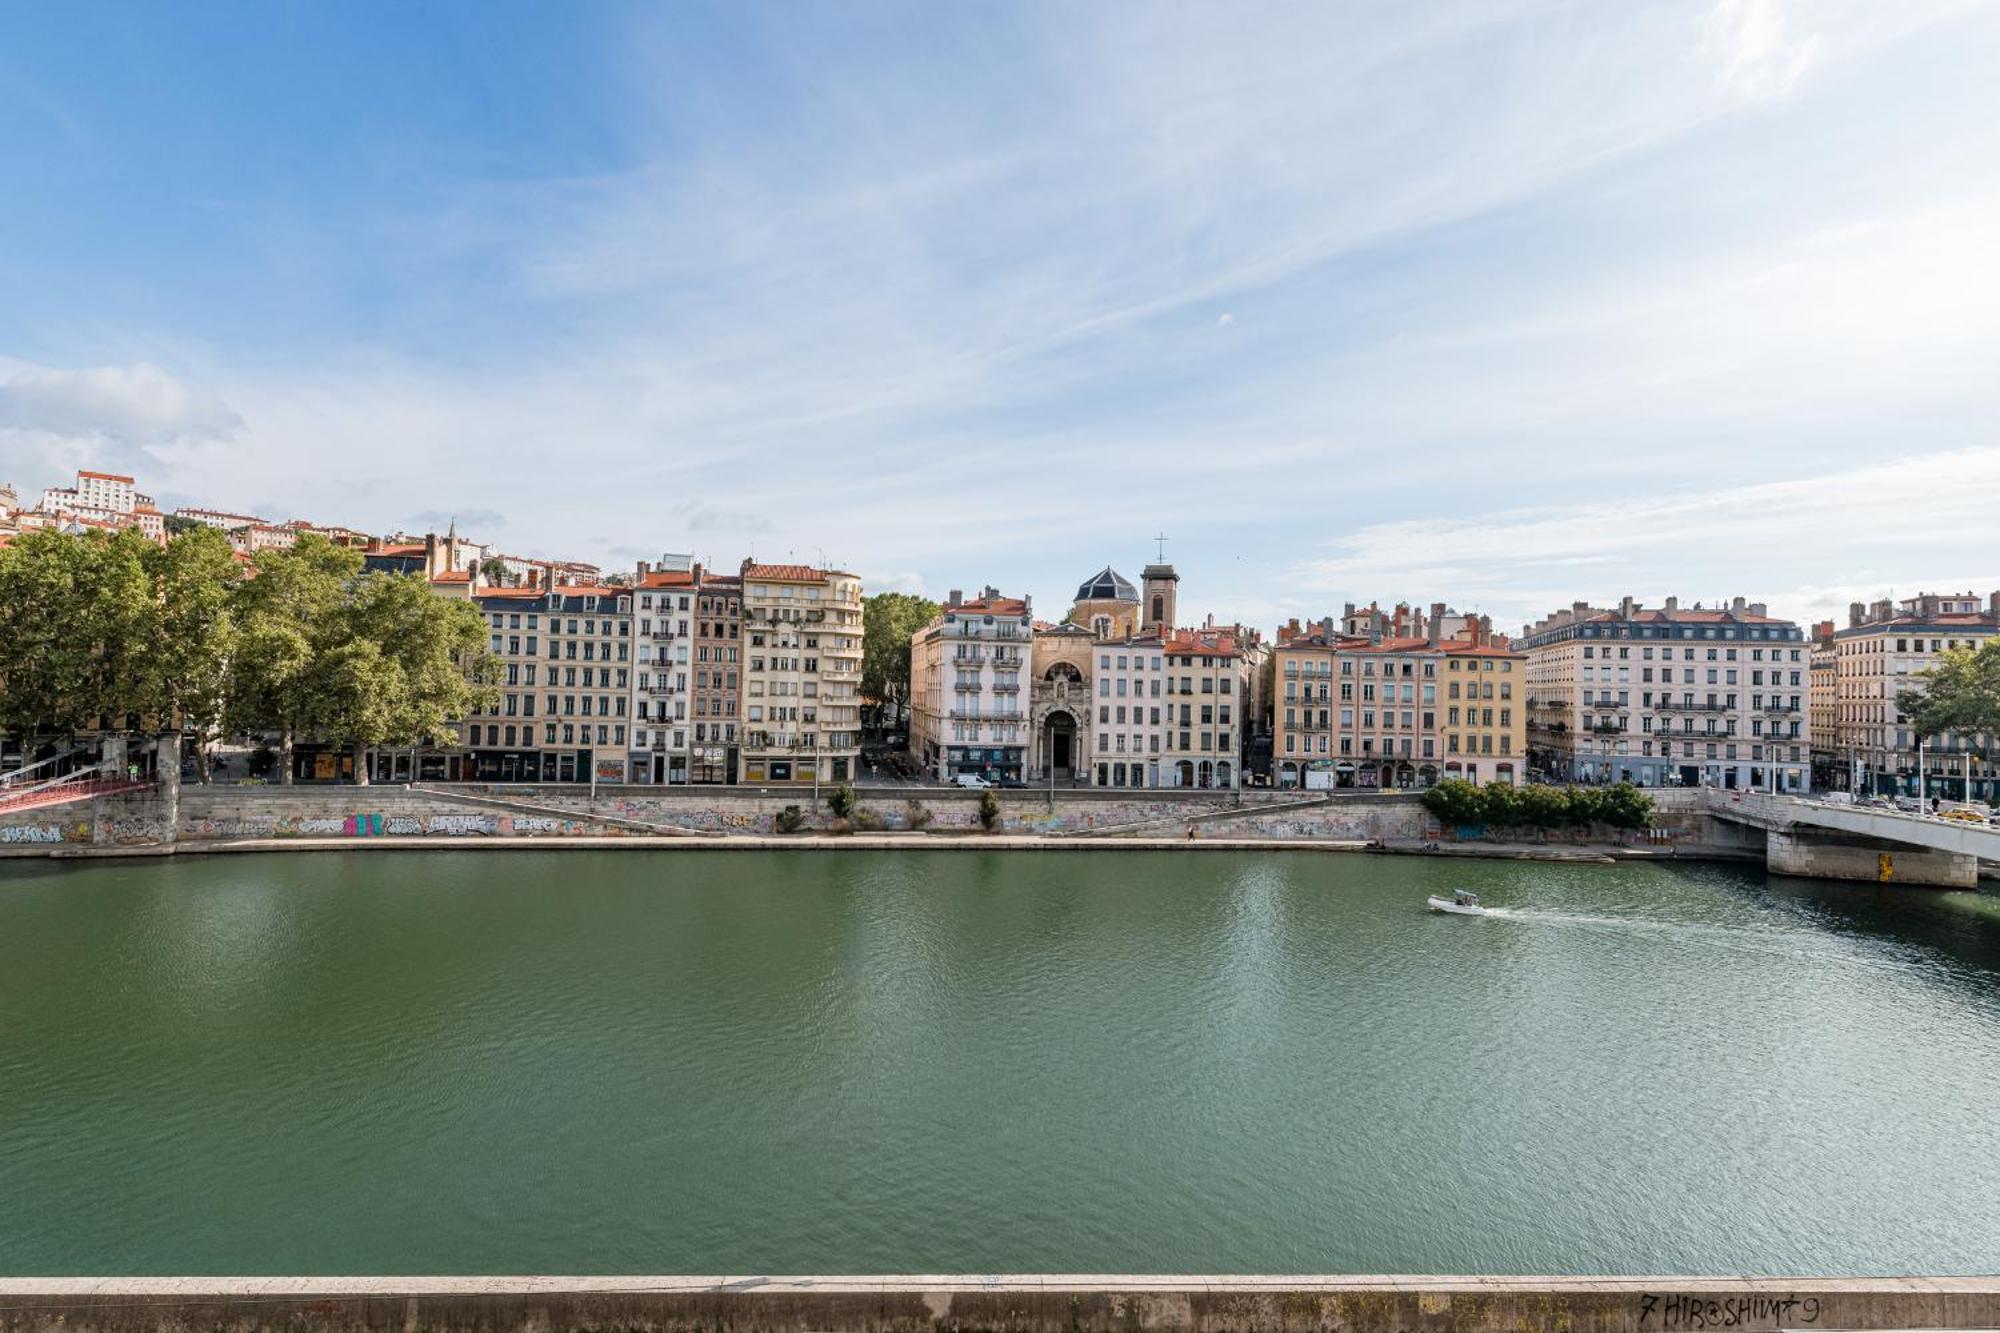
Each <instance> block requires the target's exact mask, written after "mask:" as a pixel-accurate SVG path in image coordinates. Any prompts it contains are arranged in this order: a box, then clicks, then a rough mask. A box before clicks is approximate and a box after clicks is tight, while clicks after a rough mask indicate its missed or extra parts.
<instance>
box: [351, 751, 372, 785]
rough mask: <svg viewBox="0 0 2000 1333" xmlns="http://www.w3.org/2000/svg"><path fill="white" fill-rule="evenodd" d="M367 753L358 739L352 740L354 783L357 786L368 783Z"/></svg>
mask: <svg viewBox="0 0 2000 1333" xmlns="http://www.w3.org/2000/svg"><path fill="white" fill-rule="evenodd" d="M368 753H369V752H368V751H367V750H366V749H364V748H362V745H361V742H360V741H356V742H354V785H355V786H357V787H365V786H367V785H368Z"/></svg>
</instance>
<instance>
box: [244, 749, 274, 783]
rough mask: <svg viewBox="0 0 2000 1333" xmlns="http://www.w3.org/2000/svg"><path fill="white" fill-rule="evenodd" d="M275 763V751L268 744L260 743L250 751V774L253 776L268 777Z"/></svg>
mask: <svg viewBox="0 0 2000 1333" xmlns="http://www.w3.org/2000/svg"><path fill="white" fill-rule="evenodd" d="M277 764H278V754H277V751H275V750H273V749H272V748H271V747H270V746H268V745H260V746H258V747H257V748H256V749H254V750H252V751H251V752H250V759H249V766H250V776H251V777H253V778H261V777H268V776H269V775H270V772H271V770H272V769H273V768H275V767H277Z"/></svg>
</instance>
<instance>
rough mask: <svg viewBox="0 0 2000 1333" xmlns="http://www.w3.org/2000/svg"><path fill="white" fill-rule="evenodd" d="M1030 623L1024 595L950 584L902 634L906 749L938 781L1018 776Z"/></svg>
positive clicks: (1024, 742)
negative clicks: (937, 604)
mask: <svg viewBox="0 0 2000 1333" xmlns="http://www.w3.org/2000/svg"><path fill="white" fill-rule="evenodd" d="M1034 624H1035V620H1034V612H1033V610H1032V607H1031V604H1030V602H1029V599H1027V598H1025V597H1003V596H1002V595H1001V594H1000V591H999V589H997V588H990V587H989V588H985V589H983V590H982V591H981V592H980V593H979V595H978V596H977V597H971V598H968V597H966V596H965V595H964V594H963V593H962V592H960V591H959V590H958V589H956V588H954V589H952V590H951V594H950V596H948V597H947V598H946V599H945V603H944V605H943V606H942V607H941V608H939V610H938V615H937V618H936V619H935V620H933V621H931V623H930V624H928V625H926V626H924V627H923V628H922V629H920V630H918V631H917V632H916V633H915V634H914V635H912V636H911V637H910V744H909V749H910V754H911V755H912V756H913V757H915V758H916V760H917V761H918V762H919V763H921V764H922V765H923V766H924V768H925V770H926V771H927V772H928V773H929V774H930V775H931V776H932V777H934V778H936V779H937V780H938V781H940V782H951V781H954V780H956V779H957V778H959V777H960V776H962V775H964V774H971V775H973V776H975V777H981V778H985V779H986V780H988V781H990V782H995V783H1009V784H1012V783H1019V782H1023V781H1025V779H1026V775H1027V768H1028V735H1029V713H1030V711H1031V710H1030V706H1029V703H1028V699H1027V694H1026V691H1027V687H1028V684H1029V678H1028V662H1029V654H1030V646H1031V643H1032V641H1033V636H1034Z"/></svg>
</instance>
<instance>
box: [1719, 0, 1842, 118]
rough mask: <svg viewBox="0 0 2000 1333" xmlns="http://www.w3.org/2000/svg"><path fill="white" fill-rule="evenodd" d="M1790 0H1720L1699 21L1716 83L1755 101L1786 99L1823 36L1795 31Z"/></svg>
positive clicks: (1808, 63)
mask: <svg viewBox="0 0 2000 1333" xmlns="http://www.w3.org/2000/svg"><path fill="white" fill-rule="evenodd" d="M1794 18H1795V15H1794V13H1793V6H1792V5H1791V4H1789V3H1788V0H1716V4H1715V6H1714V8H1712V9H1710V10H1709V11H1708V13H1707V14H1705V15H1703V17H1702V21H1701V31H1702V48H1703V50H1704V51H1705V52H1706V53H1707V54H1708V56H1709V57H1710V59H1712V60H1713V61H1714V62H1715V64H1716V79H1717V81H1718V82H1719V83H1720V85H1721V86H1722V87H1723V88H1725V89H1726V90H1728V91H1729V92H1730V93H1731V94H1732V95H1734V96H1737V97H1742V98H1746V99H1749V100H1753V101H1766V100H1770V99H1774V98H1780V97H1784V96H1786V95H1787V94H1788V93H1790V92H1791V91H1792V90H1793V89H1794V88H1795V87H1797V86H1798V82H1799V79H1800V78H1801V77H1802V76H1803V75H1804V74H1805V72H1806V69H1807V67H1808V66H1810V65H1811V64H1812V62H1813V57H1814V55H1816V54H1817V52H1818V50H1819V45H1820V38H1819V34H1817V33H1810V32H1803V33H1802V32H1799V31H1797V27H1796V24H1795V22H1794Z"/></svg>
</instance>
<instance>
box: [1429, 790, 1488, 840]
mask: <svg viewBox="0 0 2000 1333" xmlns="http://www.w3.org/2000/svg"><path fill="white" fill-rule="evenodd" d="M1424 809H1426V810H1428V811H1430V812H1431V814H1433V815H1435V816H1436V817H1437V821H1438V823H1440V824H1443V825H1445V826H1446V827H1448V828H1464V827H1466V826H1468V825H1472V824H1478V823H1481V822H1483V821H1484V819H1485V817H1486V803H1485V801H1484V800H1483V799H1481V797H1480V795H1479V788H1477V787H1475V786H1473V785H1472V784H1471V783H1470V782H1466V781H1464V780H1463V779H1461V778H1446V779H1444V780H1443V781H1442V782H1440V783H1438V784H1437V785H1436V786H1434V787H1432V788H1431V789H1430V790H1429V791H1427V792H1425V793H1424Z"/></svg>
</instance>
